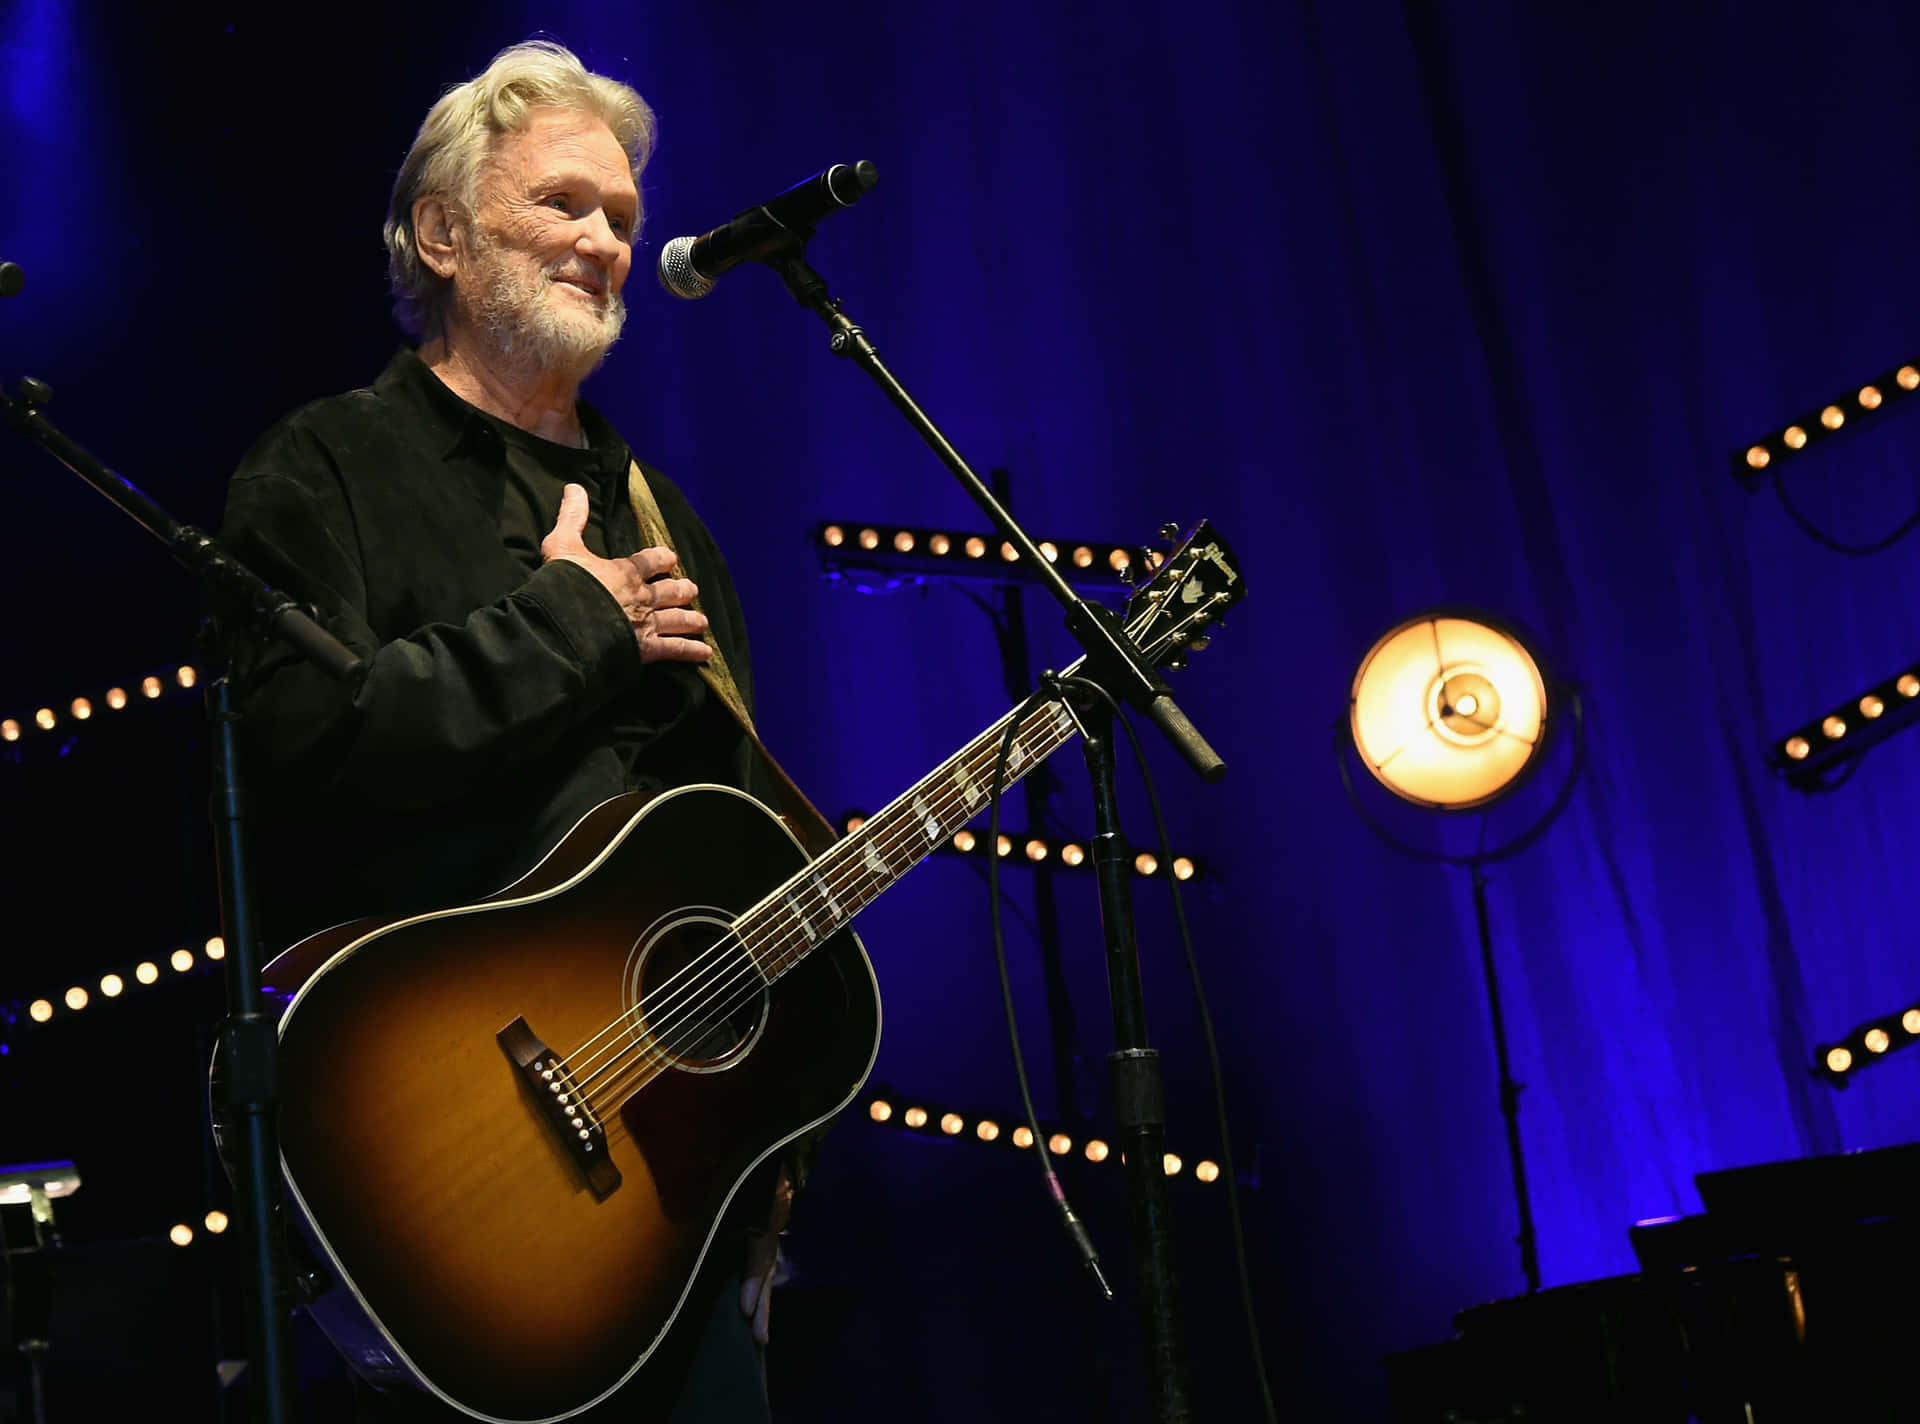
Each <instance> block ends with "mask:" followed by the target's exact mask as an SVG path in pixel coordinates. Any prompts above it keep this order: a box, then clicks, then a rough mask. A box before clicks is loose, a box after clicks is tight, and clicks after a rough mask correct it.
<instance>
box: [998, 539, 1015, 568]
mask: <svg viewBox="0 0 1920 1424" xmlns="http://www.w3.org/2000/svg"><path fill="white" fill-rule="evenodd" d="M1000 557H1001V558H1003V559H1005V560H1006V561H1007V562H1008V563H1010V564H1017V563H1019V562H1020V551H1019V550H1018V549H1016V548H1014V547H1013V545H1011V544H1007V543H1002V544H1001V545H1000Z"/></svg>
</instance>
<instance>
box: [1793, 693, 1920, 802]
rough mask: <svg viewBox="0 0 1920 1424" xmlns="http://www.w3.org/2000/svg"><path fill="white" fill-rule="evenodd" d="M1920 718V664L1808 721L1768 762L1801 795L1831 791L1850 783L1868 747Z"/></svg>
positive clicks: (1794, 731) (1796, 730) (1795, 730)
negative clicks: (1842, 772)
mask: <svg viewBox="0 0 1920 1424" xmlns="http://www.w3.org/2000/svg"><path fill="white" fill-rule="evenodd" d="M1916 720H1920V663H1914V664H1912V665H1910V666H1909V667H1906V668H1903V669H1901V670H1900V671H1899V672H1897V673H1894V674H1893V675H1892V676H1891V677H1885V678H1882V679H1881V680H1880V681H1879V682H1876V683H1874V684H1873V685H1872V686H1871V687H1868V688H1866V689H1864V690H1863V691H1861V692H1858V693H1856V694H1855V695H1854V696H1852V697H1849V698H1848V699H1847V700H1846V701H1845V702H1842V703H1841V704H1840V705H1839V706H1837V707H1832V708H1829V709H1828V710H1827V711H1825V712H1822V713H1821V714H1820V715H1818V716H1817V717H1812V718H1809V719H1808V720H1807V722H1806V723H1804V724H1803V725H1802V726H1799V727H1797V728H1795V729H1794V730H1793V731H1791V732H1789V733H1788V734H1787V735H1786V736H1784V737H1778V738H1776V739H1775V740H1774V743H1773V745H1772V746H1771V747H1770V748H1768V750H1767V763H1768V765H1770V766H1771V767H1772V768H1773V769H1774V770H1775V771H1777V772H1779V773H1780V775H1781V776H1782V777H1783V778H1785V780H1786V783H1787V785H1789V786H1791V787H1793V788H1794V789H1795V790H1796V791H1826V790H1830V789H1831V788H1832V787H1834V786H1837V785H1838V784H1839V781H1841V780H1845V775H1843V776H1841V777H1840V778H1839V779H1838V780H1836V779H1835V778H1834V777H1833V775H1832V773H1833V772H1834V771H1836V770H1839V769H1842V768H1846V769H1847V774H1851V767H1852V766H1853V764H1854V763H1856V762H1858V761H1859V760H1860V758H1861V757H1862V756H1864V755H1866V753H1867V750H1868V748H1870V747H1873V746H1875V745H1877V744H1878V743H1880V742H1884V741H1885V740H1886V739H1887V738H1888V737H1890V736H1892V735H1893V734H1894V733H1895V732H1898V731H1900V730H1902V729H1903V728H1906V727H1910V726H1912V725H1913V724H1914V722H1915V721H1916Z"/></svg>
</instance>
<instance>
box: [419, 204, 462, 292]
mask: <svg viewBox="0 0 1920 1424" xmlns="http://www.w3.org/2000/svg"><path fill="white" fill-rule="evenodd" d="M413 245H414V247H415V248H416V249H418V250H419V253H420V260H421V261H422V262H424V263H426V264H427V267H428V269H429V270H430V271H432V273H433V274H434V275H435V276H436V277H440V278H443V279H446V280H449V281H450V280H452V278H453V210H452V209H451V208H449V207H448V206H447V200H446V199H445V198H442V197H440V196H439V195H438V194H429V195H428V196H427V197H424V198H415V199H414V200H413Z"/></svg>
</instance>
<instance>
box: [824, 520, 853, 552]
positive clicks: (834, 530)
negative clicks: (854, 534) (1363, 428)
mask: <svg viewBox="0 0 1920 1424" xmlns="http://www.w3.org/2000/svg"><path fill="white" fill-rule="evenodd" d="M820 538H821V539H822V540H823V541H824V542H825V544H826V545H827V547H828V548H830V549H837V548H839V547H840V546H841V545H842V544H844V543H846V542H847V531H846V530H844V529H842V528H841V527H840V526H839V525H838V524H829V525H828V526H827V527H826V528H825V529H822V530H821V531H820Z"/></svg>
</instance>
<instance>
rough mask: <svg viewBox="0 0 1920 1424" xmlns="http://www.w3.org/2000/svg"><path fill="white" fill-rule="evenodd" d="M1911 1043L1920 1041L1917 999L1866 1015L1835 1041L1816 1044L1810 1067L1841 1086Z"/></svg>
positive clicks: (1919, 1018)
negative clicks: (1892, 1009) (1888, 1011)
mask: <svg viewBox="0 0 1920 1424" xmlns="http://www.w3.org/2000/svg"><path fill="white" fill-rule="evenodd" d="M1914 1043H1920V1003H1916V1004H1910V1005H1908V1006H1907V1007H1906V1008H1904V1009H1900V1010H1898V1011H1896V1012H1894V1013H1891V1014H1885V1015H1883V1016H1882V1017H1880V1018H1877V1019H1869V1020H1867V1022H1865V1023H1863V1024H1860V1025H1858V1026H1857V1027H1855V1028H1854V1029H1853V1030H1852V1032H1850V1033H1848V1034H1847V1036H1846V1037H1845V1038H1842V1039H1840V1040H1839V1041H1838V1042H1835V1043H1823V1044H1821V1045H1819V1046H1818V1047H1817V1048H1815V1049H1814V1065H1813V1071H1814V1072H1815V1074H1816V1075H1818V1076H1819V1077H1822V1078H1825V1079H1826V1080H1827V1081H1828V1082H1829V1083H1831V1084H1833V1086H1834V1087H1836V1088H1844V1087H1846V1086H1847V1084H1848V1083H1850V1082H1852V1081H1853V1075H1854V1074H1856V1073H1858V1072H1860V1071H1861V1070H1862V1069H1864V1068H1870V1067H1872V1066H1873V1065H1874V1064H1876V1063H1878V1062H1880V1060H1881V1059H1883V1058H1885V1057H1886V1056H1887V1055H1888V1054H1889V1053H1893V1052H1897V1051H1898V1050H1899V1049H1902V1048H1907V1047H1909V1046H1911V1045H1912V1044H1914Z"/></svg>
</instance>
